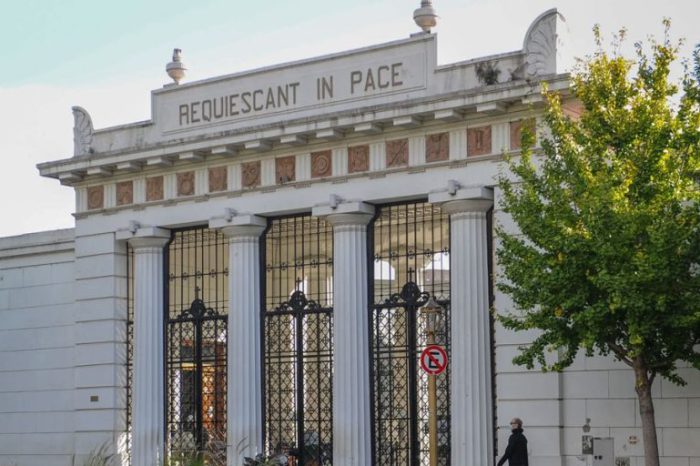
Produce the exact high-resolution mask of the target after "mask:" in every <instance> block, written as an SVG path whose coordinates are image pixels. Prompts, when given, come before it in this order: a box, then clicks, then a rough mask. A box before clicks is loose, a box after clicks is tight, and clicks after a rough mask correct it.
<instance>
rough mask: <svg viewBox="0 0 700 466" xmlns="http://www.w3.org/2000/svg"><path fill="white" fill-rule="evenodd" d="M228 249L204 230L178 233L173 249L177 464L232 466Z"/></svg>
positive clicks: (169, 344) (170, 340) (171, 417)
mask: <svg viewBox="0 0 700 466" xmlns="http://www.w3.org/2000/svg"><path fill="white" fill-rule="evenodd" d="M227 264H228V248H227V244H226V240H225V238H224V237H223V235H221V233H219V232H217V231H214V230H209V229H206V228H196V229H189V230H180V231H176V232H175V233H174V234H173V240H172V241H171V243H170V244H169V246H168V254H167V264H166V267H167V270H168V287H167V288H168V290H167V291H168V292H167V295H166V296H167V297H168V315H167V316H166V322H165V323H166V348H165V350H166V390H167V393H166V400H167V411H166V432H167V434H166V435H167V437H166V440H167V443H168V445H167V446H168V455H169V456H170V458H171V459H175V460H177V459H178V458H179V457H189V456H192V455H194V454H200V455H202V456H203V457H204V459H205V461H206V463H205V464H207V465H212V466H224V465H225V464H226V391H227V390H226V385H227V378H226V377H227V372H226V359H227V358H226V356H227V355H226V352H227V331H226V330H227V319H228V316H227V314H228V313H227V310H228V307H227V306H228V296H227V293H228V269H227V267H226V266H227Z"/></svg>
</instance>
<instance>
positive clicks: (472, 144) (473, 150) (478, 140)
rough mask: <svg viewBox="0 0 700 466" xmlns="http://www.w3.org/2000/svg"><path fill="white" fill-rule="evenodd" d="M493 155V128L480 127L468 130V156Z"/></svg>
mask: <svg viewBox="0 0 700 466" xmlns="http://www.w3.org/2000/svg"><path fill="white" fill-rule="evenodd" d="M490 153H491V126H480V127H478V128H469V129H468V130H467V155H487V154H490Z"/></svg>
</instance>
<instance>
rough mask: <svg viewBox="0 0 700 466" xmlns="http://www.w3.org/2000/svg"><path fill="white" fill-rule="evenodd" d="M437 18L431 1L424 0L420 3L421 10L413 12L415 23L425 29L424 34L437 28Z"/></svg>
mask: <svg viewBox="0 0 700 466" xmlns="http://www.w3.org/2000/svg"><path fill="white" fill-rule="evenodd" d="M437 17H438V16H437V13H435V8H433V2H432V1H431V0H422V1H421V2H420V8H418V9H416V10H415V11H414V12H413V21H415V22H416V24H417V25H418V26H419V27H420V28H421V29H423V32H430V29H431V28H434V27H435V25H436V24H437Z"/></svg>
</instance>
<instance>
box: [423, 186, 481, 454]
mask: <svg viewBox="0 0 700 466" xmlns="http://www.w3.org/2000/svg"><path fill="white" fill-rule="evenodd" d="M430 201H431V202H434V203H440V204H441V206H442V209H443V212H445V213H447V214H450V229H451V232H450V237H451V239H450V277H451V290H452V292H451V297H450V299H451V316H452V321H451V332H452V333H451V342H452V348H451V356H450V357H451V362H450V367H451V374H452V383H451V384H450V386H451V390H452V393H451V397H450V403H451V409H452V413H451V419H452V464H453V465H454V466H488V465H492V464H493V412H492V406H493V398H492V387H491V338H490V324H489V270H488V231H487V229H488V224H487V217H486V216H487V213H488V211H489V209H491V207H492V206H493V193H492V191H491V190H490V189H487V188H483V187H476V188H463V189H459V190H457V191H456V192H453V193H452V194H450V193H435V194H433V195H431V196H430Z"/></svg>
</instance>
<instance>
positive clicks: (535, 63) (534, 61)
mask: <svg viewBox="0 0 700 466" xmlns="http://www.w3.org/2000/svg"><path fill="white" fill-rule="evenodd" d="M564 22H565V19H564V16H562V15H561V13H559V12H558V11H557V9H556V8H552V9H551V10H547V11H545V12H544V13H542V14H541V15H540V16H538V17H537V19H535V21H533V22H532V24H531V25H530V28H529V29H528V31H527V34H525V41H524V43H523V51H524V52H525V63H524V65H525V69H524V72H525V73H524V74H525V76H524V77H525V78H534V77H536V76H544V75H548V74H554V73H558V72H561V71H563V70H561V69H560V68H562V63H561V61H562V60H561V57H562V49H563V45H564V34H563V33H564V31H565V27H564Z"/></svg>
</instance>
